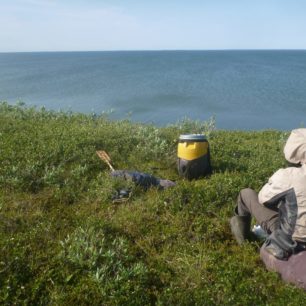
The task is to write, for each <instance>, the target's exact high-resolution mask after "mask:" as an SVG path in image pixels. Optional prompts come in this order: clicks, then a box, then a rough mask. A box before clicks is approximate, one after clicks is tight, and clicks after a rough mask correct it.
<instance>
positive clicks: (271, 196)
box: [258, 129, 306, 242]
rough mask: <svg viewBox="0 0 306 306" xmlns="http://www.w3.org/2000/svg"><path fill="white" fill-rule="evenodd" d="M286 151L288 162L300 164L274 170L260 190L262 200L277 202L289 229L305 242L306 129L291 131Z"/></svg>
mask: <svg viewBox="0 0 306 306" xmlns="http://www.w3.org/2000/svg"><path fill="white" fill-rule="evenodd" d="M284 154H285V158H286V159H287V160H288V161H289V162H291V163H294V164H297V163H300V164H301V167H298V168H297V167H288V168H286V169H280V170H278V171H277V172H275V173H274V174H273V176H272V177H271V178H270V179H269V181H268V183H267V184H266V185H264V186H263V188H262V189H261V190H260V192H259V195H258V196H259V202H260V203H261V204H263V205H265V206H269V205H271V206H273V205H278V207H279V209H280V215H281V218H283V219H286V224H285V225H284V227H283V229H285V231H286V233H287V234H289V235H290V236H291V237H292V239H293V240H295V241H299V242H306V129H296V130H293V131H292V132H291V134H290V136H289V138H288V140H287V142H286V145H285V147H284ZM284 199H285V200H284ZM282 204H283V205H282ZM282 206H283V207H282Z"/></svg>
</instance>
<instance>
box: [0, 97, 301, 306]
mask: <svg viewBox="0 0 306 306" xmlns="http://www.w3.org/2000/svg"><path fill="white" fill-rule="evenodd" d="M190 132H191V133H205V134H207V135H208V136H209V143H210V145H211V155H212V166H213V169H214V172H213V175H212V176H211V177H210V178H206V179H200V180H197V181H191V182H189V181H185V180H184V179H182V178H180V177H179V176H178V174H177V171H176V148H177V139H178V136H179V135H180V134H182V133H190ZM287 135H288V134H287V133H285V132H280V131H272V130H268V131H257V132H242V131H219V130H216V129H215V128H214V120H213V119H212V120H210V121H209V122H196V121H190V120H182V121H180V122H178V123H177V124H175V125H172V126H168V127H164V128H157V127H155V126H153V125H142V124H137V123H132V122H130V121H129V120H122V121H111V120H109V119H108V118H107V116H105V115H101V116H97V115H84V114H76V113H70V112H51V111H46V110H45V109H40V110H37V109H34V108H27V107H25V106H21V105H19V106H11V105H8V104H6V103H1V104H0V304H3V305H77V304H79V305H88V304H90V305H302V304H303V303H304V301H305V293H304V291H302V290H300V289H297V288H295V287H294V286H291V285H288V284H285V283H284V282H282V280H281V279H280V277H279V276H278V275H277V274H276V273H271V272H268V271H266V269H265V267H264V266H263V264H262V262H261V261H260V259H259V247H260V243H259V242H253V243H247V244H246V245H245V246H243V247H240V246H238V245H237V244H236V243H235V241H234V240H233V239H232V236H231V233H230V228H229V225H228V219H229V218H230V217H231V215H232V211H233V208H234V206H235V201H236V197H237V195H238V192H239V190H240V189H242V188H245V187H251V188H254V189H256V190H259V189H260V188H261V186H262V185H263V184H264V183H265V182H266V181H267V179H268V178H269V177H270V176H271V174H272V173H273V172H274V171H275V170H277V169H278V168H279V167H283V166H285V165H286V164H285V161H284V159H283V154H282V147H283V144H284V141H285V140H286V137H287ZM98 149H105V150H107V151H108V152H109V154H110V156H111V157H112V159H113V161H114V165H115V167H116V168H117V169H135V170H139V171H143V172H148V173H151V174H154V175H156V176H158V177H162V178H168V179H172V180H175V181H176V182H177V186H176V187H174V188H171V189H168V190H165V191H158V190H157V189H155V188H152V189H150V190H148V191H147V192H144V191H142V190H141V189H139V188H134V190H133V195H132V197H131V199H130V201H128V202H125V203H120V204H118V203H116V204H113V203H112V202H111V197H112V195H113V193H114V192H115V190H116V188H119V187H122V186H125V185H126V184H128V183H126V182H122V181H120V180H113V179H111V178H110V176H109V171H108V169H107V166H106V165H105V164H103V163H102V162H101V161H100V160H99V159H98V157H97V156H96V154H95V151H96V150H98Z"/></svg>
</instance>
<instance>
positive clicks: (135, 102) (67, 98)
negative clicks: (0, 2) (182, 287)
mask: <svg viewBox="0 0 306 306" xmlns="http://www.w3.org/2000/svg"><path fill="white" fill-rule="evenodd" d="M0 101H7V102H9V103H12V104H14V103H16V102H17V101H22V102H25V103H26V104H27V105H31V106H32V105H36V106H38V107H41V106H45V107H46V108H47V109H52V110H72V111H78V112H84V113H92V112H95V113H98V114H99V113H101V112H110V113H111V114H110V117H111V118H115V119H118V118H120V119H121V118H129V119H131V120H133V121H140V122H144V123H154V124H157V125H167V124H170V123H175V122H176V121H178V120H180V119H182V118H184V117H188V118H190V119H194V120H207V119H209V118H211V117H212V116H214V117H215V119H216V126H217V128H219V129H244V130H250V129H251V130H260V129H267V128H268V129H271V128H272V129H282V130H289V129H292V128H296V127H303V126H304V123H305V119H306V51H263V50H262V51H127V52H50V53H49V52H46V53H0Z"/></svg>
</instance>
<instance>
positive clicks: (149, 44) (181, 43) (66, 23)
mask: <svg viewBox="0 0 306 306" xmlns="http://www.w3.org/2000/svg"><path fill="white" fill-rule="evenodd" d="M305 16H306V1H305V0H151V1H146V0H0V52H24V51H25V52H29V51H103V50H219V49H306V17H305Z"/></svg>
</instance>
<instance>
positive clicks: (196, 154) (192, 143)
mask: <svg viewBox="0 0 306 306" xmlns="http://www.w3.org/2000/svg"><path fill="white" fill-rule="evenodd" d="M177 157H178V172H179V174H180V175H181V176H183V177H185V178H187V179H196V178H199V177H201V176H205V175H208V174H211V165H210V152H209V143H208V141H207V139H206V137H205V136H204V135H201V134H190V135H181V136H180V138H179V143H178V148H177Z"/></svg>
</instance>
